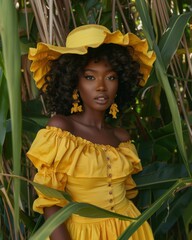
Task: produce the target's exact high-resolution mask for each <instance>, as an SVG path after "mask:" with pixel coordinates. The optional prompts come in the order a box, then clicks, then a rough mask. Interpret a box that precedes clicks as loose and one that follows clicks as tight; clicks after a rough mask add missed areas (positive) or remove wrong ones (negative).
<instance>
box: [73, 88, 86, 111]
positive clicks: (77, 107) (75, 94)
mask: <svg viewBox="0 0 192 240" xmlns="http://www.w3.org/2000/svg"><path fill="white" fill-rule="evenodd" d="M72 98H73V100H74V103H73V107H72V108H71V113H76V112H82V111H83V109H82V105H78V103H79V94H78V92H77V89H75V90H74V91H73V96H72Z"/></svg>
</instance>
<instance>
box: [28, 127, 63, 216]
mask: <svg viewBox="0 0 192 240" xmlns="http://www.w3.org/2000/svg"><path fill="white" fill-rule="evenodd" d="M59 145H60V137H59V135H58V134H57V133H55V131H52V130H51V129H41V130H40V131H39V132H38V133H37V136H36V138H35V140H34V141H33V143H32V145H31V148H30V149H29V151H28V152H27V157H28V158H29V159H30V160H31V161H32V163H33V164H34V166H35V167H36V168H37V173H36V175H35V177H34V182H36V183H39V184H42V185H45V186H48V187H50V188H54V189H57V190H61V191H64V190H65V185H66V182H67V175H66V173H65V171H64V170H63V169H62V168H61V167H58V166H59V163H60V161H61V159H60V158H59V157H58V156H59V152H58V149H59ZM36 191H37V194H38V198H37V199H36V200H35V201H34V203H33V210H34V211H36V212H39V213H41V214H43V208H44V207H51V206H53V205H57V206H60V207H63V206H64V205H66V204H67V200H65V199H56V198H54V197H47V196H45V195H44V194H42V193H41V192H40V191H38V190H37V189H36Z"/></svg>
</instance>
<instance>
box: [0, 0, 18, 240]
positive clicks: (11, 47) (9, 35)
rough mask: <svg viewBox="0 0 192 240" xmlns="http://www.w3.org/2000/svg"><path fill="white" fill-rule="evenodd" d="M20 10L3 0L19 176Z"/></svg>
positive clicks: (0, 29)
mask: <svg viewBox="0 0 192 240" xmlns="http://www.w3.org/2000/svg"><path fill="white" fill-rule="evenodd" d="M17 23H18V21H17V13H16V9H15V8H14V2H13V1H7V0H0V34H1V39H2V46H3V59H4V67H5V77H6V80H7V88H8V95H9V104H10V115H11V125H12V146H13V149H12V150H13V171H14V173H15V174H17V175H20V165H21V164H20V157H21V99H20V98H21V93H20V69H21V67H20V66H21V60H20V45H19V37H18V25H17ZM13 193H14V227H15V239H17V233H18V229H19V194H20V182H19V180H18V179H14V185H13Z"/></svg>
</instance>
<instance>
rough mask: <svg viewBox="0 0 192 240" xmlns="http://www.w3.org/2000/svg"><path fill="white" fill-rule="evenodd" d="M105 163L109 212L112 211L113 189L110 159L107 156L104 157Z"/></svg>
mask: <svg viewBox="0 0 192 240" xmlns="http://www.w3.org/2000/svg"><path fill="white" fill-rule="evenodd" d="M106 161H107V166H106V167H107V178H108V183H107V184H108V194H109V203H110V210H111V211H114V200H113V189H112V166H111V159H110V157H109V156H106Z"/></svg>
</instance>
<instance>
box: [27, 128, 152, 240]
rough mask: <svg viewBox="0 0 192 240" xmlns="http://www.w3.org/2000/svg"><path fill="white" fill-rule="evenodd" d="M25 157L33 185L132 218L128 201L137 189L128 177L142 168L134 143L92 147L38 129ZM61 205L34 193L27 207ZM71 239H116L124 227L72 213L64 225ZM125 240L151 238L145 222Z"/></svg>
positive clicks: (112, 220) (69, 136) (109, 220)
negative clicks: (34, 170)
mask: <svg viewBox="0 0 192 240" xmlns="http://www.w3.org/2000/svg"><path fill="white" fill-rule="evenodd" d="M27 156H28V158H29V159H30V160H31V161H32V162H33V164H34V166H35V167H36V168H37V170H38V172H37V174H36V175H35V178H34V181H35V182H38V183H41V184H44V185H47V186H49V187H52V188H55V189H58V190H63V191H66V192H68V193H69V194H70V195H71V196H72V199H73V200H74V201H77V202H87V203H91V204H93V205H96V206H99V207H102V208H104V209H107V210H109V211H113V212H116V213H119V214H123V215H127V216H129V217H133V218H134V217H137V216H138V215H139V214H140V212H139V211H138V209H137V208H136V207H135V205H134V204H133V202H132V201H131V200H130V199H131V198H133V197H135V196H136V194H137V191H136V190H135V189H134V188H135V182H134V181H133V179H132V177H131V175H132V174H134V173H137V172H139V171H141V170H142V167H141V163H140V159H139V158H138V156H137V153H136V150H135V147H134V145H133V144H132V143H131V142H130V141H128V142H122V143H120V144H119V146H118V147H116V148H115V147H112V146H110V145H102V144H94V143H92V142H90V141H88V140H86V139H83V138H81V137H77V136H74V135H72V134H71V133H70V132H68V131H62V130H61V129H59V128H56V127H46V128H45V129H41V130H40V131H39V132H38V134H37V136H36V138H35V140H34V142H33V143H32V146H31V148H30V150H29V151H28V153H27ZM53 205H58V206H65V205H66V201H65V200H58V199H54V198H48V197H46V196H44V195H43V194H41V193H40V192H38V198H37V199H36V200H35V201H34V204H33V209H34V211H37V212H39V213H41V214H43V208H44V207H49V206H53ZM66 225H67V228H68V231H69V233H70V236H71V239H72V240H116V239H117V238H118V236H120V235H121V233H122V232H123V231H124V230H125V229H126V228H127V227H128V226H129V225H130V222H129V221H123V220H119V219H117V218H86V217H81V216H79V215H76V214H73V215H72V216H71V217H70V218H69V219H68V220H67V222H66ZM129 239H130V240H152V239H153V234H152V231H151V228H150V226H149V225H148V223H147V222H145V223H144V224H143V225H142V226H141V227H140V228H139V229H138V230H137V231H136V232H135V233H134V234H133V235H132V237H131V238H129Z"/></svg>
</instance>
